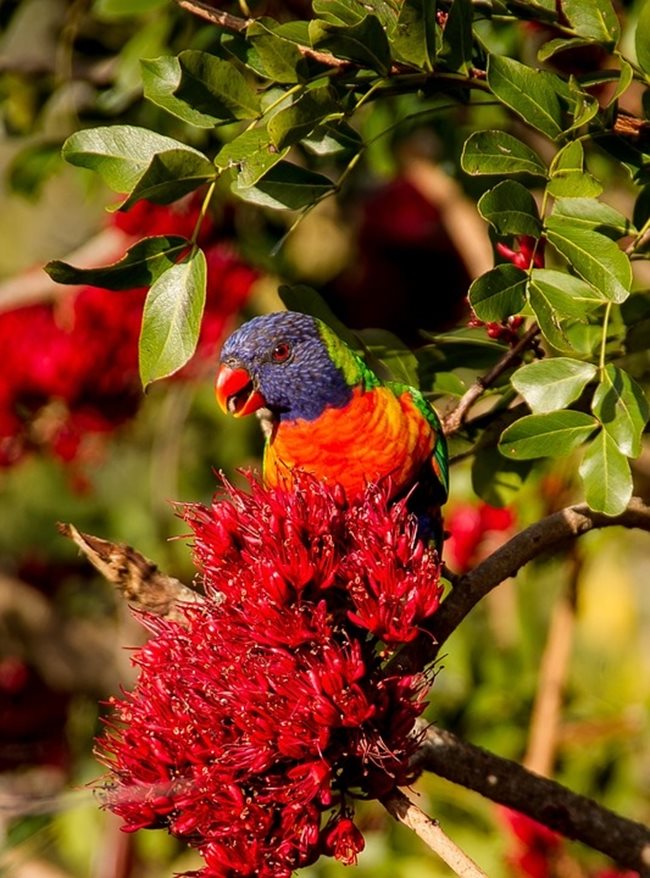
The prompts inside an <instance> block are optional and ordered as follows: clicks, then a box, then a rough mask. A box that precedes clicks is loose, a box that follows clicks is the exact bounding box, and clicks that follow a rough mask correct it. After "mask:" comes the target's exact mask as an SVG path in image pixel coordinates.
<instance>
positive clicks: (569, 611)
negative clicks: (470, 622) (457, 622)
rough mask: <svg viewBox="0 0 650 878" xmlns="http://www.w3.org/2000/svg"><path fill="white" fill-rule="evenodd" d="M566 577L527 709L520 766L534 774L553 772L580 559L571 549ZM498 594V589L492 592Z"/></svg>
mask: <svg viewBox="0 0 650 878" xmlns="http://www.w3.org/2000/svg"><path fill="white" fill-rule="evenodd" d="M569 564H570V566H571V570H570V581H569V582H568V584H567V586H568V587H567V588H565V589H564V590H563V591H562V593H561V594H560V595H559V596H558V598H557V600H556V602H555V605H554V607H553V612H552V614H551V620H550V623H549V627H548V635H547V638H546V645H545V647H544V652H543V654H542V660H541V662H540V666H539V676H538V681H537V691H536V693H535V701H534V704H533V710H532V713H531V720H530V729H529V733H528V746H527V748H526V755H525V756H524V760H523V763H524V766H525V767H526V768H527V769H529V771H534V772H535V774H541V775H544V776H545V777H551V776H552V775H553V766H554V763H555V753H556V750H557V742H558V733H559V728H560V718H561V713H562V696H563V693H564V687H565V685H566V678H567V673H568V670H569V663H570V658H571V647H572V646H573V633H574V630H575V623H576V603H577V587H578V577H579V575H580V570H581V566H582V565H581V563H580V560H579V558H578V557H577V556H576V553H575V552H572V553H571V557H570V558H569ZM495 594H498V592H495Z"/></svg>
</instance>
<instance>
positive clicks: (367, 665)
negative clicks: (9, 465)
mask: <svg viewBox="0 0 650 878" xmlns="http://www.w3.org/2000/svg"><path fill="white" fill-rule="evenodd" d="M389 496H390V491H389V486H387V485H385V484H384V485H379V486H377V485H375V486H369V487H368V489H367V490H366V492H365V495H364V496H363V497H361V498H360V499H357V500H355V501H352V502H349V503H348V502H347V500H346V498H345V496H344V494H343V492H342V491H341V490H340V489H339V488H332V487H329V486H327V485H324V484H322V483H319V482H318V481H316V480H315V479H313V478H312V477H308V476H305V475H302V476H301V475H300V474H298V478H297V484H296V486H295V489H294V490H293V491H291V492H284V491H282V490H281V489H278V488H276V489H265V488H263V487H262V486H261V485H259V484H258V483H256V482H254V481H253V482H252V484H251V492H250V493H245V492H244V491H241V490H238V489H236V488H234V487H233V486H231V485H228V484H226V496H225V497H221V498H220V499H217V500H216V501H215V502H214V503H213V505H212V506H211V507H210V508H205V507H200V506H191V507H186V508H185V509H184V512H183V515H184V517H185V519H186V520H187V521H188V523H189V524H190V525H191V527H192V529H193V531H194V535H195V556H196V561H197V566H198V567H199V569H200V571H201V574H202V579H203V584H204V587H205V603H204V604H203V605H201V606H198V607H196V606H194V607H188V608H187V609H186V610H185V616H186V624H179V623H175V622H171V621H169V620H165V619H159V618H146V619H144V622H145V624H146V625H147V626H148V627H149V628H150V630H151V631H152V632H153V637H152V638H151V640H150V641H149V643H148V644H147V645H146V646H144V647H143V648H142V649H140V650H139V651H138V652H137V653H136V654H135V657H134V661H135V662H136V663H137V664H138V665H139V667H140V676H139V680H138V683H137V685H136V687H135V689H134V691H133V692H132V693H131V694H128V695H127V696H126V697H125V698H124V699H122V700H119V701H114V702H113V707H114V711H115V715H116V721H115V722H111V723H110V724H109V731H108V733H107V734H106V735H105V737H104V738H103V740H101V741H100V747H101V753H102V758H103V760H104V761H105V762H106V764H107V765H108V766H109V767H110V768H111V770H112V780H111V781H110V782H109V786H108V790H107V792H106V796H107V805H108V807H110V809H111V810H113V811H114V812H115V813H117V814H119V815H120V816H121V817H122V818H123V819H124V821H125V829H127V830H135V829H138V828H140V827H167V828H168V829H169V831H170V832H171V833H172V834H173V835H175V836H178V837H180V838H183V839H185V840H186V841H187V842H188V843H190V844H191V845H193V846H194V847H196V848H197V849H198V850H199V851H200V852H201V854H202V856H203V857H204V859H205V862H206V866H205V868H204V869H203V870H202V871H201V872H200V874H201V876H203V878H226V876H228V878H235V876H239V878H244V876H260V878H288V876H289V875H290V874H291V873H292V872H293V870H295V869H296V868H299V867H302V866H305V865H308V864H309V863H311V862H313V861H314V860H316V859H317V858H318V856H319V855H321V854H326V855H330V856H334V857H336V858H337V859H339V860H342V861H343V862H345V863H351V862H354V860H355V859H356V854H357V853H358V852H359V851H360V850H361V849H362V848H363V837H362V836H361V833H360V832H359V830H358V828H357V827H356V826H355V824H354V823H353V819H352V818H353V816H354V812H353V806H352V802H353V800H354V798H355V797H358V796H362V797H364V798H367V797H377V796H381V795H382V794H384V793H386V792H387V791H388V790H390V789H391V788H392V787H393V786H394V785H395V784H405V783H408V782H410V781H411V780H412V779H413V771H412V769H411V768H410V765H409V762H410V757H411V756H412V754H413V752H414V750H415V748H416V747H417V744H418V738H417V736H416V735H415V734H414V732H413V727H414V720H415V718H416V717H417V716H418V715H419V714H420V713H421V712H422V710H423V709H424V698H425V695H426V692H427V690H428V682H429V681H428V680H427V678H426V677H425V676H424V675H423V674H415V675H414V674H410V675H404V674H401V675H400V674H399V673H398V672H395V671H390V670H389V668H388V666H387V664H386V662H387V658H388V657H389V655H390V654H391V653H392V652H393V651H394V649H395V648H397V647H398V646H399V645H400V644H403V643H406V642H408V641H410V640H411V639H412V638H413V637H414V636H415V634H416V633H417V631H418V629H419V628H420V627H421V626H422V624H423V623H424V622H425V620H426V619H427V618H428V617H429V616H430V615H431V614H432V613H433V612H434V611H435V610H436V608H437V606H438V601H439V598H440V592H441V588H440V585H439V572H440V571H439V562H438V558H437V555H436V553H435V551H432V550H431V549H429V548H428V547H427V546H426V545H424V544H423V543H422V542H421V541H420V540H419V539H418V537H417V522H416V521H415V519H414V518H413V517H412V516H411V515H409V514H408V512H407V510H406V506H405V503H404V502H400V503H397V504H394V505H392V506H390V505H389V503H388V498H389Z"/></svg>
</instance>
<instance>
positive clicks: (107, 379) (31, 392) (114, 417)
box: [0, 201, 257, 467]
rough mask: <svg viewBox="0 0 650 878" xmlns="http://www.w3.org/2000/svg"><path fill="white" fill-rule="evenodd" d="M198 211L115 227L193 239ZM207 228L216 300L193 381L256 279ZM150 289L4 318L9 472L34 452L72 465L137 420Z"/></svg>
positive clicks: (3, 460) (2, 432)
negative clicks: (98, 440) (92, 444)
mask: <svg viewBox="0 0 650 878" xmlns="http://www.w3.org/2000/svg"><path fill="white" fill-rule="evenodd" d="M198 210H199V207H198V204H197V203H196V202H195V201H191V202H189V203H185V206H184V209H183V210H180V209H179V208H172V207H160V206H156V205H151V204H148V203H147V202H140V203H138V204H137V205H135V207H134V208H132V209H131V210H130V211H128V212H127V213H125V214H116V215H114V216H115V218H114V220H113V222H115V223H116V224H117V225H118V226H119V227H120V228H122V229H123V230H124V231H125V232H126V233H127V234H125V244H124V246H125V249H126V247H128V246H129V244H130V243H131V241H132V238H131V237H130V236H131V235H141V234H145V233H146V234H147V235H151V234H165V233H174V234H188V233H189V234H191V232H192V229H193V228H194V225H195V224H196V221H197V218H198ZM202 229H203V232H204V234H203V241H202V242H203V244H204V246H205V251H206V259H207V265H208V282H207V299H206V308H205V314H204V320H203V324H202V331H201V336H200V340H199V345H198V350H197V353H196V355H195V357H194V358H193V360H192V361H191V362H190V363H189V364H188V365H187V366H186V367H185V368H184V369H183V370H182V372H181V373H180V374H179V377H181V378H189V377H192V376H193V375H195V374H196V373H197V371H198V370H200V367H201V364H202V363H205V362H206V360H211V359H213V358H214V356H215V354H216V350H217V347H218V345H219V342H220V340H221V338H222V336H223V334H224V330H225V328H226V323H227V320H228V318H229V317H231V316H232V315H233V314H234V313H236V312H237V311H238V310H239V309H240V308H241V307H242V305H243V304H244V302H245V301H246V298H247V295H248V292H249V290H250V288H251V285H252V284H253V282H254V281H255V279H256V277H257V274H256V272H255V271H254V270H253V269H252V268H250V267H249V266H247V265H245V264H244V263H243V262H242V261H241V259H240V258H239V257H238V256H237V254H236V253H235V251H234V249H233V248H232V246H231V245H230V244H228V243H227V242H220V241H218V240H216V239H215V236H214V227H213V225H212V223H211V222H210V221H208V222H207V224H206V226H205V227H202ZM145 296H146V290H145V289H133V290H127V291H124V292H111V291H108V290H104V289H100V288H98V287H84V288H82V289H81V290H79V291H77V292H71V293H69V294H67V295H64V296H62V297H61V298H60V299H59V300H57V301H56V302H48V303H39V304H35V305H29V306H26V307H21V308H16V309H14V310H11V311H6V312H3V313H0V347H1V349H2V350H3V351H4V352H5V353H4V368H3V370H2V375H1V376H0V466H5V467H7V466H11V465H13V464H15V463H16V462H18V461H19V460H20V459H21V458H22V457H23V456H24V454H25V453H26V452H28V451H30V450H35V449H47V450H49V451H50V452H51V453H52V454H54V455H55V456H57V457H58V458H60V459H61V460H63V461H65V462H70V461H73V460H76V459H78V458H79V457H80V456H82V454H85V459H86V460H88V459H89V458H90V457H91V455H92V450H91V449H89V448H88V447H86V448H85V449H83V450H82V443H85V444H86V446H87V445H88V443H87V441H86V440H87V439H88V437H92V436H98V435H100V434H102V433H104V434H105V433H108V432H110V431H112V430H114V429H115V428H116V427H118V426H119V425H120V424H122V423H124V422H125V421H126V420H128V419H130V418H132V417H133V416H134V415H135V413H136V412H137V410H138V407H139V405H140V402H141V401H142V391H141V387H140V382H139V377H138V338H139V333H140V323H141V320H142V309H143V305H144V300H145Z"/></svg>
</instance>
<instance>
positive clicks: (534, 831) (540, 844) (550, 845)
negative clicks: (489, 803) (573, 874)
mask: <svg viewBox="0 0 650 878" xmlns="http://www.w3.org/2000/svg"><path fill="white" fill-rule="evenodd" d="M499 813H500V815H501V817H502V819H503V821H504V823H505V824H506V825H507V826H508V828H509V830H510V832H511V833H512V835H513V836H514V838H515V839H516V844H515V849H514V850H513V851H512V852H511V853H509V854H508V856H507V860H508V863H509V864H510V866H511V867H512V868H513V870H514V873H515V874H516V875H518V876H519V875H520V876H522V878H523V876H525V878H552V876H553V871H552V863H553V857H554V856H555V855H556V854H557V852H558V851H559V850H560V849H561V847H562V838H561V837H560V836H559V835H558V834H557V833H555V832H552V831H551V830H550V829H547V827H546V826H543V825H542V824H541V823H537V821H536V820H532V819H531V818H530V817H526V815H525V814H520V813H519V812H518V811H511V810H510V809H509V808H499Z"/></svg>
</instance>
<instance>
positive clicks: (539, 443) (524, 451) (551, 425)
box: [499, 411, 599, 460]
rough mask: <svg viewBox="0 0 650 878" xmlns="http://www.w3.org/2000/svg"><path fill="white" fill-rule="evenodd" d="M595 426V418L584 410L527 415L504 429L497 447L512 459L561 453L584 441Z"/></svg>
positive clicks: (560, 455) (557, 455)
mask: <svg viewBox="0 0 650 878" xmlns="http://www.w3.org/2000/svg"><path fill="white" fill-rule="evenodd" d="M598 426H599V424H598V421H597V420H596V418H594V417H592V416H591V415H587V414H584V413H583V412H572V411H561V412H550V413H547V414H541V415H526V416H525V417H523V418H519V420H518V421H515V423H514V424H511V425H510V426H509V427H507V428H506V429H505V430H504V431H503V433H502V434H501V440H500V441H499V451H500V452H501V454H503V455H504V456H505V457H508V458H510V459H511V460H531V459H534V458H536V457H564V456H565V455H567V454H569V453H570V452H571V451H573V450H574V449H576V448H577V447H578V446H579V445H581V444H582V443H583V442H585V441H586V440H587V439H588V438H589V436H591V434H592V433H593V432H594V430H596V429H597V428H598Z"/></svg>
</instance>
